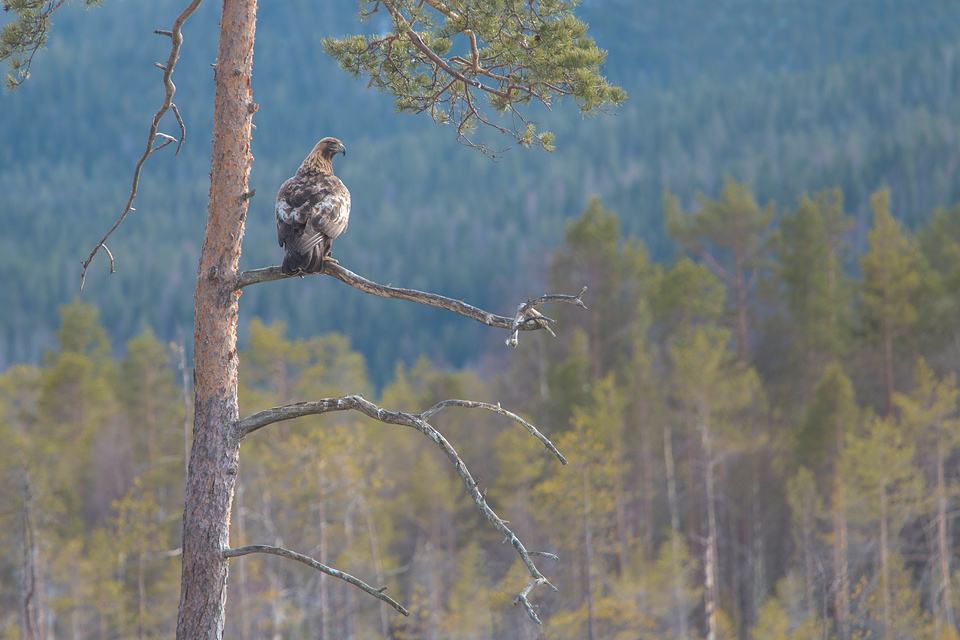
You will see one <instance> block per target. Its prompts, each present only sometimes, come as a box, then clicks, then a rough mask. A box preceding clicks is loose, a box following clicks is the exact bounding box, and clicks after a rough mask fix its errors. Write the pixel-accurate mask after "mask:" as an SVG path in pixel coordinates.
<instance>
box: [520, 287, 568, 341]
mask: <svg viewBox="0 0 960 640" xmlns="http://www.w3.org/2000/svg"><path fill="white" fill-rule="evenodd" d="M586 292H587V287H586V286H584V287H583V289H580V293H578V294H577V295H575V296H564V295H557V294H551V295H546V296H540V297H539V298H536V299H534V300H527V301H526V302H524V303H523V304H521V305H519V306H517V315H516V316H515V317H514V319H513V326H511V327H510V335H509V336H508V337H507V341H506V344H507V345H509V346H511V347H516V346H517V345H518V344H520V338H519V335H518V332H520V331H528V330H530V329H546V330H547V331H549V332H550V335H552V336H553V337H557V336H556V334H555V333H554V332H553V331H550V327H548V326H547V322H553V320H551V319H550V318H547V317H545V316H543V314H541V313H540V312H539V311H537V310H536V308H535V307H538V306H540V305H541V304H544V303H546V302H553V301H560V302H568V303H570V304H575V305H577V306H578V307H580V308H581V309H586V308H587V305H585V304H583V294H585V293H586Z"/></svg>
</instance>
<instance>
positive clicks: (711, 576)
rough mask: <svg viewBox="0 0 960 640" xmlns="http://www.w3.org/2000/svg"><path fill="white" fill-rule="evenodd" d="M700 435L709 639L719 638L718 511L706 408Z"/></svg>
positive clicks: (706, 612)
mask: <svg viewBox="0 0 960 640" xmlns="http://www.w3.org/2000/svg"><path fill="white" fill-rule="evenodd" d="M700 415H701V417H700V435H701V438H702V441H703V461H704V486H705V488H706V493H707V544H706V547H707V548H706V558H705V559H704V562H703V565H704V566H703V573H704V578H703V597H704V608H705V614H706V618H707V640H717V606H718V605H719V599H720V598H719V588H718V585H717V511H716V496H715V495H714V487H713V461H712V460H711V458H712V455H711V450H710V429H709V427H708V426H707V421H706V417H705V416H706V410H705V409H701V412H700Z"/></svg>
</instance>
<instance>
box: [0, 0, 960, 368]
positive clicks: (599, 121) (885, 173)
mask: <svg viewBox="0 0 960 640" xmlns="http://www.w3.org/2000/svg"><path fill="white" fill-rule="evenodd" d="M178 10H179V5H178V4H177V3H175V2H170V1H166V0H165V1H161V2H155V3H150V5H149V6H146V7H144V6H138V5H136V4H134V3H127V2H116V3H112V4H108V5H107V6H104V7H102V8H99V9H95V10H90V11H83V10H80V9H79V8H78V7H68V8H66V9H65V10H63V12H62V13H63V16H62V17H61V16H60V14H59V13H58V19H57V21H56V25H55V27H54V31H53V37H52V40H51V42H50V45H49V48H48V50H46V51H42V52H41V53H40V54H39V55H38V56H37V58H36V60H35V64H34V69H33V77H32V78H31V79H30V81H28V82H27V83H26V84H25V85H23V87H22V88H21V89H20V90H19V91H18V92H16V93H13V94H7V95H3V96H2V97H0V193H3V197H2V199H0V224H2V226H3V229H4V230H5V233H4V234H3V238H2V239H0V243H3V244H2V249H3V250H2V251H0V275H2V276H3V280H4V283H5V286H4V289H3V297H4V302H5V304H4V305H2V308H0V336H2V337H0V365H3V366H8V365H9V364H11V363H13V362H20V361H31V362H36V361H37V360H38V358H39V357H40V355H41V353H42V350H43V348H44V347H46V346H49V345H51V344H52V335H53V331H54V329H55V327H56V322H57V313H56V309H57V307H58V305H60V304H63V303H65V302H68V301H70V300H71V299H72V298H73V297H74V296H75V295H76V294H77V293H78V286H79V272H80V269H79V266H78V265H79V263H80V262H81V261H82V260H84V259H85V258H86V257H87V255H88V253H89V251H90V250H91V249H92V247H93V246H94V244H95V243H96V241H97V240H98V239H99V238H100V237H102V235H103V234H104V233H106V230H107V229H109V227H110V226H111V225H112V224H113V222H114V221H115V220H116V218H117V217H118V216H119V214H120V212H121V211H122V207H123V204H124V202H125V201H126V195H127V193H128V191H129V187H130V178H131V176H132V167H133V163H134V162H135V160H136V158H137V157H138V156H139V154H140V152H141V150H142V145H143V144H144V138H145V136H146V132H147V125H148V122H149V119H150V118H151V117H152V114H153V113H154V111H155V110H156V108H157V106H158V104H159V100H160V98H161V95H162V92H161V86H160V83H159V71H158V70H157V69H156V68H155V67H153V62H154V61H156V60H158V59H160V58H162V57H163V56H164V55H165V51H164V46H165V44H166V43H165V42H164V41H163V38H162V37H159V36H154V35H152V31H153V29H156V28H163V27H164V25H166V24H167V23H168V22H169V21H170V20H171V19H172V17H173V15H175V13H176V12H177V11H178ZM354 10H355V8H354V7H353V5H351V4H350V3H349V2H344V3H325V4H323V5H322V6H318V5H316V4H315V3H309V2H305V1H297V2H285V3H283V4H282V5H277V6H271V7H269V8H267V9H265V10H264V11H262V12H261V19H260V22H259V27H258V38H257V51H256V56H257V58H256V60H255V63H254V64H255V67H254V99H255V100H256V101H257V102H258V103H259V104H260V110H259V112H258V114H257V116H256V118H255V124H256V125H257V127H258V128H257V132H256V134H255V136H254V139H253V151H254V155H255V156H256V162H255V164H254V173H253V176H252V182H251V184H252V185H253V186H254V187H256V188H257V189H258V191H257V196H256V197H255V199H254V200H253V202H252V203H251V205H252V208H251V214H250V218H249V220H248V224H247V234H246V238H245V249H244V265H245V267H248V268H249V267H259V266H265V265H268V264H276V263H278V262H279V257H280V256H279V249H278V247H277V246H276V244H275V232H274V230H273V222H272V215H273V214H272V209H273V194H274V193H275V191H276V189H277V187H278V185H279V184H280V183H281V182H282V180H284V179H285V178H286V177H288V176H289V175H290V174H291V173H292V172H293V171H294V170H295V169H296V167H297V165H298V164H299V162H300V161H301V160H302V158H303V156H304V155H305V154H306V152H307V151H308V150H309V149H310V148H311V147H312V145H313V144H314V142H316V140H317V139H319V138H320V137H322V136H324V135H328V134H335V135H337V136H338V137H340V138H341V139H342V140H344V141H345V142H346V145H347V148H348V150H349V151H348V155H347V157H346V158H343V159H342V161H340V160H338V165H337V172H338V174H339V175H341V176H342V177H343V179H344V181H345V182H346V183H347V185H348V186H349V187H350V188H351V191H352V193H353V198H354V216H353V218H352V220H351V228H350V231H349V233H348V234H346V235H345V236H344V237H343V238H342V239H340V240H338V242H337V247H336V249H335V252H336V253H335V254H336V256H337V257H338V258H339V259H340V260H341V262H342V263H343V264H344V265H345V266H347V267H348V268H350V269H351V270H353V271H356V272H358V273H361V274H363V275H366V276H368V277H370V278H373V279H377V280H381V281H385V282H392V283H393V284H395V285H403V286H409V287H416V288H424V289H429V290H433V291H438V292H441V293H446V294H448V295H452V296H455V297H459V298H469V299H470V301H471V302H473V303H475V304H478V305H480V306H484V307H486V308H491V309H492V310H494V311H498V312H501V313H505V312H508V311H509V309H508V308H507V306H508V305H510V304H513V300H515V299H516V298H517V297H518V296H519V297H521V298H522V297H525V296H527V295H531V294H540V293H543V285H544V282H545V271H544V265H545V263H546V259H545V256H547V255H548V254H549V252H550V251H552V249H553V248H554V247H555V246H556V245H557V244H558V243H559V242H560V240H561V229H562V228H563V224H564V221H565V220H567V219H570V218H571V217H574V216H576V215H578V213H579V212H580V211H581V210H582V209H583V207H584V206H585V205H586V203H587V201H588V199H589V198H590V197H591V196H592V195H595V194H597V195H601V196H602V197H603V198H604V202H605V203H607V206H610V207H613V208H614V209H616V210H617V211H618V212H619V213H620V217H621V221H622V226H623V228H624V230H625V231H627V232H628V233H633V234H635V235H637V236H638V237H642V238H643V239H644V241H645V243H646V244H647V246H648V247H649V248H650V250H651V252H652V253H653V254H654V255H655V256H657V257H658V258H667V257H670V256H672V255H673V252H674V245H673V244H672V242H671V241H670V240H669V239H668V238H667V236H666V234H665V233H664V227H663V222H662V219H663V216H662V193H663V191H664V189H670V190H671V191H672V192H673V193H675V194H677V195H678V196H679V197H680V198H681V200H683V201H684V203H686V204H690V203H692V202H693V198H694V195H695V193H696V192H697V191H703V192H704V193H707V194H716V193H717V192H718V190H719V188H720V186H721V183H722V179H723V177H724V176H725V175H727V174H729V175H732V176H733V177H735V178H736V179H738V180H741V181H748V182H750V183H751V185H752V187H753V189H754V191H755V193H756V195H757V197H758V198H759V199H760V200H761V201H763V202H766V201H767V200H768V199H771V198H773V199H775V200H776V202H777V203H778V204H779V205H780V206H781V207H785V206H787V207H788V206H792V205H793V204H794V203H795V202H796V198H797V197H798V196H799V195H800V194H801V193H803V192H805V191H812V190H816V189H821V188H826V187H833V186H839V187H841V188H842V189H843V190H844V194H845V196H846V200H847V205H848V208H849V210H850V211H851V213H853V214H854V215H855V216H856V217H857V224H858V229H859V234H858V235H857V236H856V237H855V238H854V239H853V241H854V243H855V246H856V247H857V248H858V249H862V248H863V247H864V243H865V235H864V230H865V229H866V227H867V223H868V215H869V208H868V205H867V198H868V194H869V193H871V192H872V191H873V190H875V189H877V188H879V187H881V186H884V185H887V186H890V187H891V194H892V210H893V212H894V214H895V216H896V217H897V218H899V219H902V220H906V221H907V222H908V224H909V225H911V226H913V225H916V224H918V223H919V222H920V221H922V220H924V219H926V217H927V216H928V215H929V213H930V211H932V209H933V207H934V206H935V205H943V206H949V205H951V204H952V203H953V202H955V201H956V200H958V199H960V188H958V184H960V182H958V181H957V180H956V179H955V177H956V171H957V166H958V164H960V151H958V149H960V146H958V144H957V122H958V121H960V97H958V91H960V77H958V76H960V65H958V64H957V63H956V59H957V54H958V51H957V47H958V44H957V35H958V33H960V6H958V5H957V4H956V3H955V2H951V1H948V0H942V1H941V0H933V1H929V2H924V3H923V11H918V10H917V7H916V3H915V2H912V1H907V0H899V1H890V2H862V3H861V2H851V3H836V2H831V1H828V0H818V1H816V2H808V3H766V2H747V1H744V0H730V1H727V2H716V3H712V2H695V1H691V2H684V3H676V2H663V1H661V2H651V3H635V2H626V1H608V2H600V1H594V2H589V3H585V5H584V6H583V7H582V8H581V14H582V15H583V16H584V18H585V19H587V20H588V21H589V22H591V24H592V25H593V31H592V33H593V34H594V36H595V37H596V39H597V41H598V43H599V44H600V45H601V46H603V47H605V48H608V49H609V50H610V56H609V59H608V65H607V72H608V75H609V77H610V80H611V82H614V83H615V84H619V85H621V86H623V87H624V88H625V89H626V90H627V92H628V94H629V96H630V97H629V100H628V102H627V103H626V105H625V106H624V107H623V108H622V109H620V112H619V114H618V115H616V116H614V117H598V118H591V119H588V120H582V119H580V118H579V117H577V116H575V115H574V111H573V110H572V109H570V108H564V106H563V105H561V106H560V107H558V108H556V109H554V111H553V112H549V113H543V114H542V117H543V121H544V125H543V126H544V128H546V129H550V130H552V131H554V132H555V133H556V134H557V138H558V139H557V143H558V144H557V147H558V148H557V151H556V152H555V153H553V154H547V153H544V152H534V151H524V150H521V149H515V150H513V151H511V152H510V153H508V154H506V155H505V156H504V157H503V158H502V159H501V160H500V161H499V162H497V163H494V162H491V161H490V160H488V159H486V158H485V157H483V156H481V155H479V154H477V153H475V152H472V151H471V150H469V149H466V148H464V147H462V146H460V145H459V144H457V143H456V142H454V141H453V140H452V137H453V136H452V135H451V131H449V130H446V129H444V128H438V127H436V126H434V125H432V124H431V123H429V122H428V121H427V119H426V118H418V117H414V116H406V115H404V116H400V115H396V114H394V113H393V111H392V106H391V102H390V100H389V99H387V98H386V97H384V96H381V95H379V94H377V93H376V92H375V91H373V90H370V91H365V86H364V84H363V83H355V82H353V81H352V80H350V79H349V78H348V77H347V76H345V75H344V74H342V73H341V72H339V71H338V70H337V69H336V67H335V65H334V64H333V63H332V61H330V60H329V59H327V58H326V57H325V56H324V55H323V54H322V52H321V50H320V39H321V38H322V37H323V36H326V35H340V34H343V33H349V32H350V31H353V30H356V29H358V28H369V29H377V28H382V24H380V23H378V22H377V19H378V18H377V17H376V16H375V18H374V21H373V22H372V23H371V24H370V25H369V26H367V27H364V25H362V24H359V23H357V22H356V21H354ZM217 11H218V9H217V7H216V6H215V5H206V4H204V5H201V8H200V11H199V13H198V14H197V15H196V16H195V17H194V18H193V19H192V20H191V22H190V24H189V26H188V28H187V31H186V33H185V37H186V38H187V43H186V46H185V47H184V49H183V52H182V58H181V62H180V63H179V65H178V68H177V78H176V82H177V87H178V91H177V95H176V102H177V105H178V106H179V108H180V112H181V113H182V114H183V116H184V120H185V122H186V125H187V142H186V143H185V145H184V147H183V150H182V151H181V153H180V155H179V156H177V157H174V156H173V154H172V149H166V150H164V151H162V152H160V153H158V154H156V155H155V156H153V157H152V158H151V160H150V161H149V163H148V164H147V166H146V168H145V172H144V177H143V180H142V181H141V185H140V195H139V197H138V200H137V204H136V208H137V211H136V213H135V215H133V216H131V218H130V219H129V220H128V221H127V222H126V223H125V224H124V226H123V227H122V228H121V230H120V232H119V233H118V234H117V235H116V236H114V238H112V241H111V243H110V244H109V246H110V249H111V250H112V251H113V252H114V255H115V257H116V261H117V273H116V274H115V275H112V276H109V277H108V276H107V275H106V273H107V271H108V264H107V261H106V260H103V261H100V260H99V258H98V262H97V263H95V265H94V268H93V271H92V272H91V274H90V278H89V279H88V284H87V287H86V290H85V291H84V297H83V299H84V300H86V301H89V302H92V303H95V304H97V305H98V307H99V308H100V309H101V313H102V321H103V323H104V326H105V328H106V329H107V331H108V335H109V336H110V340H111V343H112V344H113V345H114V347H115V348H117V349H120V348H122V345H123V344H124V342H125V341H126V340H127V339H129V338H130V337H132V336H134V335H136V334H137V333H139V332H140V331H141V330H142V329H143V328H144V327H146V326H150V327H153V328H154V330H155V331H156V332H157V333H158V335H160V336H161V337H162V338H163V339H175V338H176V336H177V334H178V332H177V327H178V326H179V327H184V328H186V329H185V331H184V333H185V334H186V335H187V338H188V340H189V339H190V336H191V335H192V332H191V331H190V330H189V327H190V325H191V317H192V308H193V299H192V290H193V282H194V280H195V277H196V276H195V265H196V262H197V260H196V258H197V253H198V249H199V247H198V244H199V241H200V240H199V239H200V236H201V230H202V227H203V221H204V215H205V205H206V191H207V187H208V179H207V175H208V172H209V143H208V139H209V133H208V132H209V130H210V120H211V113H210V109H211V106H210V105H211V83H212V71H211V66H210V65H211V64H212V63H213V62H214V60H213V56H214V52H215V38H216V36H215V34H216V21H217ZM305 70H309V73H308V74H307V76H306V77H308V78H309V79H307V80H305ZM568 106H569V105H568ZM164 129H166V131H167V132H168V133H174V134H175V133H177V131H176V130H177V125H176V123H175V122H173V121H172V120H171V121H170V122H167V123H165V126H164ZM491 136H492V134H491ZM487 139H488V140H489V141H490V142H491V145H492V146H493V147H494V148H496V147H497V146H498V138H497V137H496V136H492V137H489V136H488V137H487ZM504 144H505V143H504ZM28 238H29V239H30V240H26V239H28ZM244 303H245V311H246V312H247V313H248V314H249V315H248V316H247V317H245V318H242V319H241V322H242V323H243V324H242V326H243V327H244V328H245V327H246V322H247V321H248V319H249V317H252V316H254V315H257V316H260V317H263V318H266V319H268V320H274V319H279V320H283V321H285V322H286V323H287V326H288V327H289V330H290V332H291V333H292V334H293V335H296V336H300V337H305V336H311V335H314V334H316V333H318V332H325V331H330V330H337V331H340V332H343V333H344V334H345V335H347V336H348V337H349V338H350V340H351V344H352V345H353V346H354V347H355V348H357V349H359V350H360V351H361V352H362V353H363V354H364V355H365V356H366V357H367V358H368V360H369V362H370V364H371V375H372V377H373V379H374V381H375V383H376V384H378V385H380V384H383V383H384V382H385V381H386V379H387V376H388V374H389V372H390V371H391V370H392V368H393V366H394V363H395V362H396V361H397V360H398V359H400V360H403V361H405V362H406V363H407V364H410V363H412V362H414V361H415V360H416V358H417V357H418V356H419V355H420V354H422V353H427V354H429V355H430V357H431V358H434V359H435V360H437V359H441V358H442V359H443V360H442V361H443V362H446V363H448V364H450V365H453V366H462V365H464V364H467V363H475V362H476V361H478V359H479V358H480V357H481V353H482V351H483V348H484V347H485V346H486V343H485V338H484V332H483V331H481V330H480V328H479V327H472V326H470V325H469V323H465V322H460V321H452V322H453V324H452V325H451V324H450V323H447V322H446V320H445V319H444V317H443V315H442V314H437V313H434V312H432V311H429V310H423V309H418V308H416V307H415V306H414V305H404V304H401V305H396V304H390V305H388V306H385V305H384V303H383V302H381V301H376V300H370V299H369V297H368V296H364V295H361V294H358V293H356V292H354V291H352V290H348V289H346V288H344V287H342V286H340V285H339V284H337V283H332V282H326V281H322V280H316V279H314V280H310V281H308V282H285V283H281V284H279V285H276V286H273V287H271V288H269V290H266V289H263V290H260V291H250V292H248V295H247V297H245V299H244ZM393 327H405V330H404V332H403V335H402V336H397V338H396V339H394V340H389V341H383V340H376V339H375V338H377V337H379V336H382V335H384V334H385V333H388V332H389V331H391V330H392V328H393ZM244 335H245V334H244ZM437 361H438V362H439V361H440V360H437Z"/></svg>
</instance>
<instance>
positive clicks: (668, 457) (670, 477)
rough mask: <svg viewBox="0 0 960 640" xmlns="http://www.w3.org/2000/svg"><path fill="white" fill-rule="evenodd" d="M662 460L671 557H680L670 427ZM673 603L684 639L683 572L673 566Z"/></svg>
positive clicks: (664, 434) (685, 618) (683, 639)
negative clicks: (671, 549) (665, 477)
mask: <svg viewBox="0 0 960 640" xmlns="http://www.w3.org/2000/svg"><path fill="white" fill-rule="evenodd" d="M663 460H664V466H665V467H666V472H667V506H668V507H669V509H670V529H671V530H672V533H673V535H672V536H671V540H672V543H671V544H672V547H673V557H674V558H675V559H679V558H680V506H679V505H678V504H677V474H676V472H675V471H674V465H673V433H672V432H671V429H670V427H664V428H663ZM673 605H674V607H676V611H677V625H678V632H679V634H678V635H679V637H680V639H681V640H686V639H687V637H689V634H690V631H689V628H688V627H689V625H688V624H687V612H686V607H685V606H684V602H683V572H682V571H681V570H680V567H675V568H674V572H673Z"/></svg>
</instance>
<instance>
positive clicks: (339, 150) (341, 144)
mask: <svg viewBox="0 0 960 640" xmlns="http://www.w3.org/2000/svg"><path fill="white" fill-rule="evenodd" d="M337 153H342V154H343V155H344V156H346V155H347V148H346V147H345V146H343V143H342V142H341V143H340V148H339V149H338V150H337Z"/></svg>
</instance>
